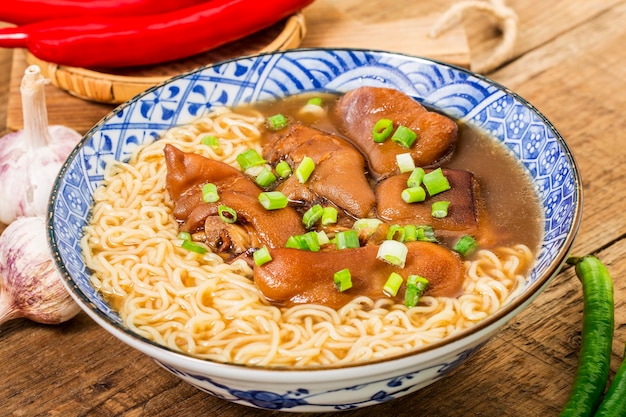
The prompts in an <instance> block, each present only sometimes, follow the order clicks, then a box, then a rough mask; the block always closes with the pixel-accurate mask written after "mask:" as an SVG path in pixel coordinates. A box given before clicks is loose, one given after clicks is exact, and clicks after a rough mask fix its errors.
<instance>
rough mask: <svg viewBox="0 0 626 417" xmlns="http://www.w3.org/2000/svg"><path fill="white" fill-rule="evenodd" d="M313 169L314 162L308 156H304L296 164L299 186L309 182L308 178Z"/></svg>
mask: <svg viewBox="0 0 626 417" xmlns="http://www.w3.org/2000/svg"><path fill="white" fill-rule="evenodd" d="M314 169H315V161H313V159H312V158H311V157H309V156H305V157H304V158H302V161H300V164H298V167H297V168H296V177H297V178H298V181H299V182H300V183H301V184H304V183H305V182H307V181H308V180H309V177H310V176H311V174H312V173H313V170H314Z"/></svg>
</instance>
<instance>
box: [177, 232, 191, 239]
mask: <svg viewBox="0 0 626 417" xmlns="http://www.w3.org/2000/svg"><path fill="white" fill-rule="evenodd" d="M178 238H179V239H180V240H191V233H189V232H180V233H178Z"/></svg>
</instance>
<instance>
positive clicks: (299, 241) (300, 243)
mask: <svg viewBox="0 0 626 417" xmlns="http://www.w3.org/2000/svg"><path fill="white" fill-rule="evenodd" d="M285 247H287V248H293V249H302V250H310V251H312V252H317V251H319V250H320V241H319V236H318V234H317V232H315V231H310V232H307V233H305V234H303V235H295V236H290V237H289V239H287V243H286V244H285Z"/></svg>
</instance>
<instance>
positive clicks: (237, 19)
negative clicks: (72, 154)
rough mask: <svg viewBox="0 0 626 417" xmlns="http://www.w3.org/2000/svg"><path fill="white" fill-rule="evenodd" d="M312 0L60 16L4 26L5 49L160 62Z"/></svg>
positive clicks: (73, 58)
mask: <svg viewBox="0 0 626 417" xmlns="http://www.w3.org/2000/svg"><path fill="white" fill-rule="evenodd" d="M312 2H313V0H264V1H260V0H212V1H209V2H206V3H203V4H199V5H196V6H191V7H187V8H185V9H180V10H176V11H173V12H168V13H162V14H155V15H145V16H136V17H129V16H124V17H117V18H114V17H104V16H103V17H94V18H72V19H69V18H68V19H55V20H47V21H43V22H38V23H32V24H28V25H24V26H21V27H9V28H3V29H0V48H28V50H29V51H30V52H31V53H32V54H33V55H35V56H36V57H38V58H39V59H42V60H44V61H48V62H53V63H57V64H61V65H69V66H77V67H85V68H116V67H131V66H140V65H149V64H156V63H161V62H167V61H171V60H175V59H180V58H186V57H189V56H192V55H196V54H199V53H202V52H205V51H208V50H210V49H213V48H216V47H218V46H221V45H224V44H226V43H228V42H232V41H235V40H237V39H240V38H243V37H245V36H248V35H251V34H252V33H254V32H257V31H259V30H261V29H263V28H266V27H268V26H271V25H272V24H274V23H276V22H278V21H280V20H281V19H283V18H285V17H287V16H289V15H291V14H293V13H295V12H296V11H298V10H300V9H302V8H303V7H305V6H307V5H308V4H310V3H312Z"/></svg>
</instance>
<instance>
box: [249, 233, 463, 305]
mask: <svg viewBox="0 0 626 417" xmlns="http://www.w3.org/2000/svg"><path fill="white" fill-rule="evenodd" d="M407 248H408V250H409V252H408V255H407V261H406V264H405V266H404V268H398V267H395V266H393V265H391V264H388V263H386V262H384V261H381V260H379V259H377V258H376V255H377V252H378V246H376V245H368V246H361V247H359V248H355V249H342V250H328V251H321V252H310V251H304V250H299V249H290V248H277V249H272V250H271V251H270V253H271V255H272V258H273V260H272V261H271V262H268V263H266V264H263V265H261V266H257V267H255V268H254V281H255V283H256V284H257V285H258V287H259V289H260V290H261V292H262V293H263V294H264V296H265V297H266V298H267V299H268V300H269V301H271V302H273V303H276V304H279V305H284V306H292V305H295V304H303V303H313V304H323V305H326V306H329V307H332V308H340V307H342V306H343V305H345V304H346V303H348V302H350V301H351V300H352V299H354V297H356V296H368V297H370V298H372V299H379V298H383V297H387V295H385V294H384V293H383V286H384V285H385V281H386V280H387V277H389V275H390V274H391V272H397V273H399V274H400V275H402V276H403V277H404V278H405V279H406V278H407V276H408V275H409V274H417V275H421V276H423V277H425V278H426V279H428V280H429V284H428V287H427V290H426V294H427V295H432V296H447V297H456V296H458V295H459V294H460V292H461V290H462V286H463V278H464V266H463V262H462V260H461V258H460V257H459V255H458V254H457V253H455V252H452V251H451V250H450V249H448V248H446V247H444V246H442V245H438V244H436V243H429V242H410V243H407ZM344 268H348V269H349V270H350V274H351V276H352V288H350V289H348V290H346V291H343V292H340V291H339V290H337V288H336V286H335V283H334V280H333V275H334V273H335V272H337V271H339V270H341V269H344ZM404 292H405V285H404V284H403V285H402V287H401V289H400V291H398V294H397V295H396V301H397V302H399V303H402V302H403V300H404Z"/></svg>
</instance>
